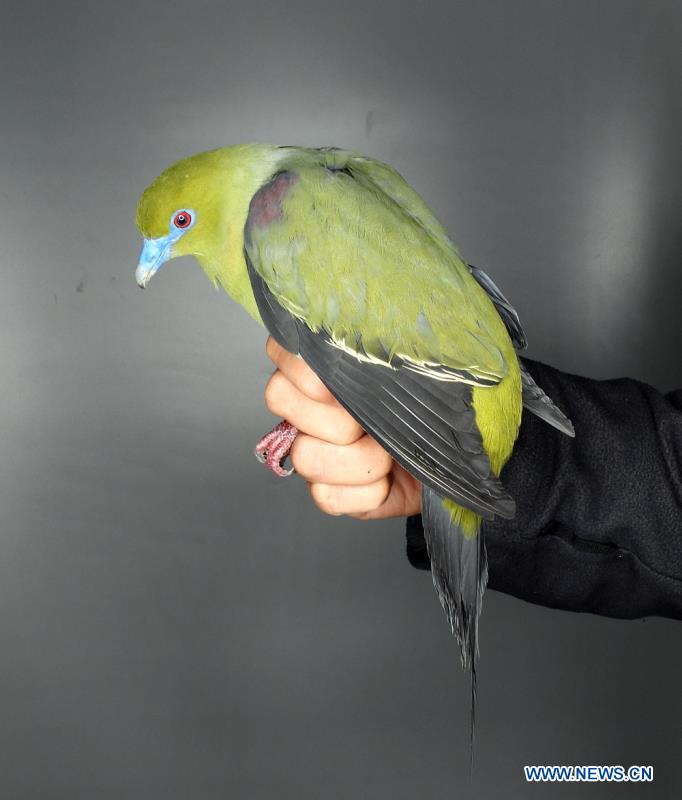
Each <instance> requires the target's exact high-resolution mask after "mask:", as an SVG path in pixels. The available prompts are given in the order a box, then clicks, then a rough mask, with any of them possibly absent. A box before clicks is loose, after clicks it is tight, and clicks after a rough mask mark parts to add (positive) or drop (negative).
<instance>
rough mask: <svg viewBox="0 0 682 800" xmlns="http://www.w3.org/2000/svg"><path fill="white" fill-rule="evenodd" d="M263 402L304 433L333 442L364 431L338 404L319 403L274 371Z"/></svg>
mask: <svg viewBox="0 0 682 800" xmlns="http://www.w3.org/2000/svg"><path fill="white" fill-rule="evenodd" d="M265 404H266V405H267V407H268V409H269V410H270V411H271V412H272V413H273V414H275V415H276V416H278V417H283V418H284V419H286V420H287V421H288V422H290V423H291V424H292V425H294V426H295V427H297V428H298V429H299V430H300V431H303V433H308V434H310V435H311V436H315V437H316V438H317V439H324V440H326V441H328V442H332V443H333V444H351V443H352V442H354V441H356V440H357V439H359V438H360V437H361V436H362V435H363V433H364V431H363V430H362V428H361V427H360V426H359V425H358V423H357V422H356V421H355V420H354V419H353V417H351V415H350V414H348V413H347V412H346V411H345V410H344V409H343V408H341V406H339V405H338V404H335V405H330V404H328V403H318V402H317V401H315V400H311V399H310V398H309V397H308V396H307V395H305V394H303V392H301V391H299V390H298V389H297V388H296V387H295V386H294V385H293V384H292V383H291V381H289V380H288V378H286V376H285V375H284V374H283V373H282V372H280V371H279V370H277V372H275V373H274V375H273V376H272V377H271V378H270V380H269V381H268V383H267V386H266V387H265Z"/></svg>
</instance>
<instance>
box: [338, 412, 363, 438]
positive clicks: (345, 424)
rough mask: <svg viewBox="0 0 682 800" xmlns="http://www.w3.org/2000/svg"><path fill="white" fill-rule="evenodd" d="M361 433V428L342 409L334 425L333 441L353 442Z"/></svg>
mask: <svg viewBox="0 0 682 800" xmlns="http://www.w3.org/2000/svg"><path fill="white" fill-rule="evenodd" d="M361 435H362V428H361V427H360V426H359V425H358V423H357V422H356V421H355V420H354V419H353V417H351V415H350V414H348V413H346V412H345V411H344V412H343V415H342V416H340V417H339V421H338V423H337V425H336V437H335V441H336V442H337V444H344V445H347V444H353V442H355V441H356V440H357V439H358V438H359V437H360V436H361Z"/></svg>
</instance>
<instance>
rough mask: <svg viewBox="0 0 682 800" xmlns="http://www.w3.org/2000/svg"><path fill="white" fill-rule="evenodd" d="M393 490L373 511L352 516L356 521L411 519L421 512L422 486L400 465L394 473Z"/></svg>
mask: <svg viewBox="0 0 682 800" xmlns="http://www.w3.org/2000/svg"><path fill="white" fill-rule="evenodd" d="M391 477H392V480H391V489H390V491H389V493H388V496H387V497H386V499H385V500H384V502H383V503H382V504H381V505H380V506H378V507H377V508H373V509H365V510H362V511H357V512H353V513H351V514H350V516H351V517H354V518H355V519H363V520H364V519H387V518H389V517H409V516H411V515H412V514H419V513H420V511H421V484H420V483H419V481H417V480H416V478H413V477H412V475H410V474H409V473H408V472H406V471H405V470H404V469H403V468H402V467H401V466H399V465H398V464H394V466H393V471H392V476H391Z"/></svg>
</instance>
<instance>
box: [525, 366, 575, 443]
mask: <svg viewBox="0 0 682 800" xmlns="http://www.w3.org/2000/svg"><path fill="white" fill-rule="evenodd" d="M519 367H520V368H521V387H522V390H523V405H524V406H525V407H526V408H527V409H528V410H529V411H531V412H532V413H533V414H535V416H536V417H540V419H541V420H544V421H545V422H547V423H548V424H549V425H552V427H554V428H556V429H557V430H559V431H561V432H562V433H565V434H566V435H567V436H575V429H574V428H573V423H572V422H571V420H570V419H569V418H568V417H567V416H566V415H565V414H564V413H563V411H561V410H560V409H559V408H557V406H556V405H554V403H553V402H552V400H551V398H549V397H548V396H547V395H546V394H545V393H544V392H543V390H542V389H541V388H540V387H539V386H538V385H537V383H535V381H534V380H533V376H532V375H531V374H530V372H528V369H527V368H526V366H525V364H524V363H523V361H521V359H519Z"/></svg>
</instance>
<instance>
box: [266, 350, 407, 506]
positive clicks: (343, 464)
mask: <svg viewBox="0 0 682 800" xmlns="http://www.w3.org/2000/svg"><path fill="white" fill-rule="evenodd" d="M266 352H267V354H268V356H269V357H270V359H271V361H272V362H273V364H274V365H275V366H276V367H277V370H276V371H275V372H274V374H273V375H272V377H271V378H270V380H269V381H268V384H267V386H266V387H265V404H266V406H267V407H268V409H269V410H270V411H271V412H272V413H273V414H275V415H276V416H278V417H282V418H283V419H286V420H287V421H288V422H290V423H291V424H292V425H294V426H295V427H296V428H298V430H299V434H298V436H297V437H296V439H295V441H294V443H293V446H292V448H291V452H290V455H289V457H290V459H291V463H292V464H293V466H294V467H295V469H296V472H297V473H298V474H299V475H300V476H301V477H302V478H304V479H305V480H306V481H307V482H308V488H309V490H310V494H311V496H312V498H313V500H314V501H315V504H316V505H317V506H318V508H320V509H321V510H322V511H324V512H325V513H327V514H332V515H335V516H339V515H341V514H348V515H349V516H351V517H355V518H356V519H383V518H385V517H403V516H408V515H410V514H418V513H419V511H420V509H421V484H420V483H419V481H418V480H417V479H416V478H413V477H412V475H410V474H409V473H408V472H406V471H405V470H404V469H403V468H402V467H401V466H400V465H399V464H397V463H396V462H395V461H394V460H393V459H392V458H391V456H390V455H389V454H388V453H387V452H386V451H385V450H384V449H383V448H382V447H381V446H380V445H379V444H377V442H375V441H374V439H372V438H371V437H370V436H368V435H367V434H366V433H365V432H364V431H363V430H362V428H361V427H360V425H359V424H358V423H357V422H356V421H355V420H354V419H353V417H351V415H350V414H349V413H348V412H347V411H346V410H345V409H344V408H343V407H342V406H341V405H340V404H339V402H338V401H337V400H336V399H335V398H334V397H333V396H332V394H331V393H330V392H329V390H328V389H327V388H326V386H325V385H324V384H323V383H322V381H321V380H320V379H319V378H318V377H317V375H315V373H314V372H313V371H312V370H311V369H310V367H308V365H307V364H306V363H305V362H304V361H303V359H301V358H298V356H294V355H292V354H291V353H289V352H287V351H286V350H284V349H283V348H282V347H280V345H278V344H277V342H276V341H275V340H274V339H273V338H272V337H271V336H270V337H268V340H267V343H266Z"/></svg>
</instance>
